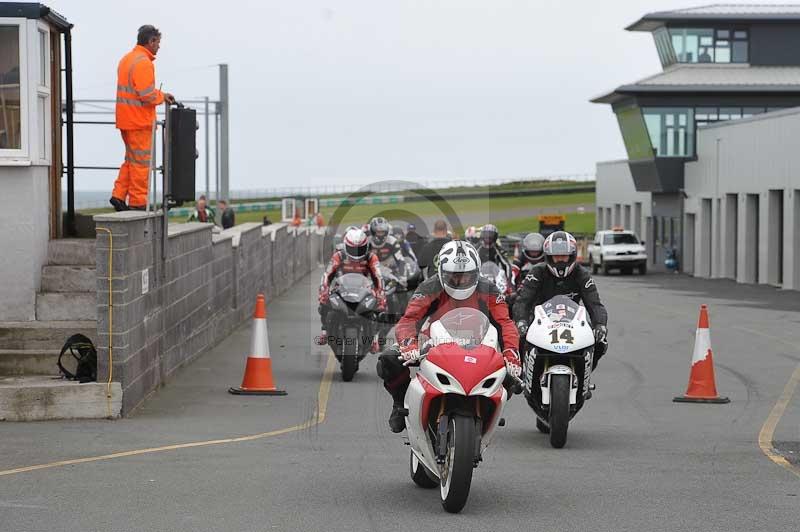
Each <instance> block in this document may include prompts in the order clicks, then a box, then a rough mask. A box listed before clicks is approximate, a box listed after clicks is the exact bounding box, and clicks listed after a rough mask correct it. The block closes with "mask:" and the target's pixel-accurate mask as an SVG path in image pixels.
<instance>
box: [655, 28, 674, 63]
mask: <svg viewBox="0 0 800 532" xmlns="http://www.w3.org/2000/svg"><path fill="white" fill-rule="evenodd" d="M653 40H654V41H655V43H656V50H657V51H658V58H659V60H661V66H662V67H667V66H669V65H672V64H674V63H677V62H678V58H677V57H675V50H673V48H672V41H671V39H670V36H669V32H668V31H667V29H666V28H663V27H662V28H658V29H657V30H656V31H654V32H653Z"/></svg>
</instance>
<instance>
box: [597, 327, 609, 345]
mask: <svg viewBox="0 0 800 532" xmlns="http://www.w3.org/2000/svg"><path fill="white" fill-rule="evenodd" d="M594 343H596V344H607V343H608V327H606V326H605V325H598V326H596V327H595V328H594Z"/></svg>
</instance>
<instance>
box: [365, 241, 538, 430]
mask: <svg viewBox="0 0 800 532" xmlns="http://www.w3.org/2000/svg"><path fill="white" fill-rule="evenodd" d="M480 267H481V261H480V258H479V257H478V252H477V250H476V249H475V247H473V245H472V244H470V243H469V242H465V241H462V240H453V241H451V242H448V243H446V244H445V245H444V246H442V249H441V251H440V252H439V255H438V266H437V275H434V276H432V277H429V278H428V279H427V280H426V281H425V282H423V283H422V284H421V285H419V287H418V288H417V290H416V292H414V295H413V296H412V297H411V301H410V302H409V304H408V307H407V308H406V312H405V314H404V315H403V317H402V318H400V321H399V322H398V323H397V327H396V328H395V337H396V339H397V344H396V345H394V346H392V347H391V348H389V349H387V350H386V351H384V352H383V353H382V354H381V355H380V356H379V357H378V367H377V370H378V376H379V377H381V378H382V379H383V384H384V387H385V388H386V390H387V391H388V392H389V394H390V395H391V396H392V399H393V400H394V403H393V405H392V413H391V415H390V416H389V427H390V428H391V430H392V432H402V431H403V429H404V428H405V419H404V417H403V414H402V408H403V398H404V397H405V394H406V390H407V389H408V385H409V383H410V382H411V376H410V373H409V370H408V367H406V366H404V365H403V363H404V362H409V361H415V360H418V359H419V356H420V352H419V346H418V345H417V336H418V335H419V333H420V332H421V331H420V327H421V326H422V324H423V322H425V321H426V320H427V321H428V322H429V323H433V322H435V321H436V320H438V319H439V318H440V317H441V316H443V315H444V314H446V313H447V312H449V311H450V310H453V309H454V308H459V307H471V308H477V309H479V310H481V311H483V312H484V313H485V314H486V315H487V316H488V317H489V319H490V320H491V321H492V323H493V324H494V325H495V326H496V327H498V328H499V329H500V333H501V334H500V344H501V350H502V352H503V357H504V358H505V360H506V368H507V369H508V372H509V373H510V374H511V375H512V376H514V377H517V378H519V376H520V374H521V373H522V367H521V365H520V359H519V353H518V352H517V348H518V344H519V334H518V332H517V328H516V326H515V325H514V322H513V321H511V318H510V317H509V313H508V306H507V305H506V302H505V297H504V296H503V295H502V294H500V293H499V292H498V291H497V288H496V287H495V285H494V283H492V282H491V281H488V280H486V279H482V278H481V277H480ZM422 332H425V331H422Z"/></svg>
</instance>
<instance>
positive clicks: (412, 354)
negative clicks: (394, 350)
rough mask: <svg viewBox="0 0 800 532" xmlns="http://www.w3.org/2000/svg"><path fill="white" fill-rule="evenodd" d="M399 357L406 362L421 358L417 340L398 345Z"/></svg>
mask: <svg viewBox="0 0 800 532" xmlns="http://www.w3.org/2000/svg"><path fill="white" fill-rule="evenodd" d="M400 358H401V359H402V360H403V362H406V363H409V362H417V361H418V360H419V359H420V358H422V357H421V356H420V352H419V346H418V345H417V342H409V343H408V344H407V345H403V346H400Z"/></svg>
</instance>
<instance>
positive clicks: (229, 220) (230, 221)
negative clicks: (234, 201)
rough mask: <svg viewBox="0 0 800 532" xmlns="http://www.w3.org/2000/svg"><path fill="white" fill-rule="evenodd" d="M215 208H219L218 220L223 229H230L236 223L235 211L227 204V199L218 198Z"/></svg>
mask: <svg viewBox="0 0 800 532" xmlns="http://www.w3.org/2000/svg"><path fill="white" fill-rule="evenodd" d="M217 209H218V210H219V220H220V223H222V228H223V229H230V228H231V227H233V226H234V225H236V213H235V212H234V211H233V209H232V208H230V207H229V206H228V202H227V201H225V200H219V201H218V202H217Z"/></svg>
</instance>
